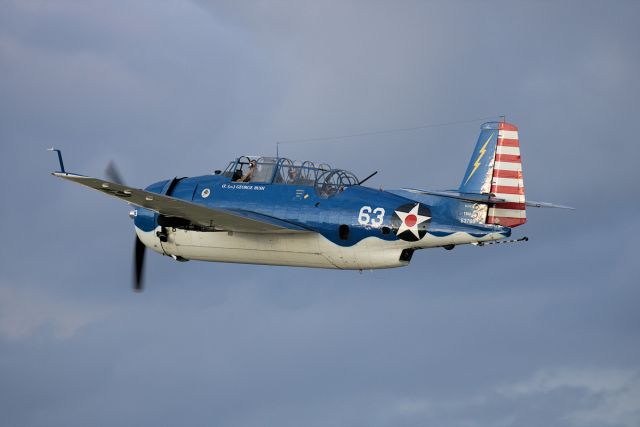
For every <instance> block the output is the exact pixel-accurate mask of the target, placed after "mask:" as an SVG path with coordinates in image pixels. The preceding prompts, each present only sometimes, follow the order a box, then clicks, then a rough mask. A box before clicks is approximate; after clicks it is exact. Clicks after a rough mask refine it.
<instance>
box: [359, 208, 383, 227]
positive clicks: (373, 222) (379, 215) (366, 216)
mask: <svg viewBox="0 0 640 427" xmlns="http://www.w3.org/2000/svg"><path fill="white" fill-rule="evenodd" d="M372 215H373V217H372ZM383 222H384V209H383V208H375V209H372V208H371V206H363V207H361V208H360V213H359V214H358V223H359V224H361V225H370V226H371V227H374V228H378V227H380V226H381V225H382V223H383Z"/></svg>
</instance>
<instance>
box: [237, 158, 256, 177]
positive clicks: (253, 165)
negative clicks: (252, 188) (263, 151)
mask: <svg viewBox="0 0 640 427" xmlns="http://www.w3.org/2000/svg"><path fill="white" fill-rule="evenodd" d="M257 166H258V164H257V162H256V161H255V160H251V161H250V162H249V170H248V171H247V173H245V174H244V175H243V176H242V179H241V180H240V181H242V182H249V181H251V178H252V177H253V174H254V173H255V171H256V168H257Z"/></svg>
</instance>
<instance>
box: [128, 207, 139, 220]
mask: <svg viewBox="0 0 640 427" xmlns="http://www.w3.org/2000/svg"><path fill="white" fill-rule="evenodd" d="M137 216H138V210H137V209H134V210H131V211H129V218H131V219H136V217H137Z"/></svg>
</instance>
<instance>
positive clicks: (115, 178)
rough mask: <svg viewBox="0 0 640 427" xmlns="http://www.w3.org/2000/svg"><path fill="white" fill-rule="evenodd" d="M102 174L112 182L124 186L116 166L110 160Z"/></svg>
mask: <svg viewBox="0 0 640 427" xmlns="http://www.w3.org/2000/svg"><path fill="white" fill-rule="evenodd" d="M104 174H105V175H106V176H107V178H109V179H110V180H111V181H112V182H115V183H116V184H120V185H124V180H123V179H122V175H120V172H118V168H117V167H116V164H115V163H114V162H113V160H111V161H110V162H109V164H108V165H107V167H106V169H105V170H104Z"/></svg>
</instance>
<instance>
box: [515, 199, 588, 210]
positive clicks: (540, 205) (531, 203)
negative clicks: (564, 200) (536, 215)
mask: <svg viewBox="0 0 640 427" xmlns="http://www.w3.org/2000/svg"><path fill="white" fill-rule="evenodd" d="M525 204H526V205H527V206H531V207H532V208H557V209H571V210H575V209H576V208H572V207H571V206H564V205H556V204H553V203H547V202H534V201H533V200H527V201H526V202H525Z"/></svg>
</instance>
